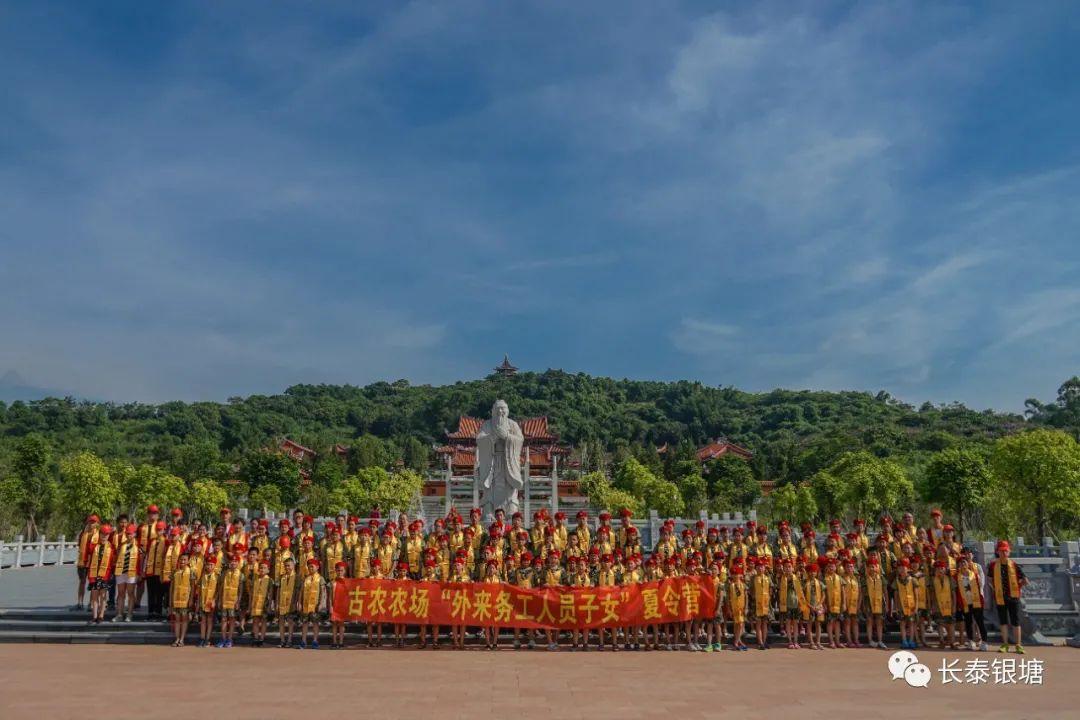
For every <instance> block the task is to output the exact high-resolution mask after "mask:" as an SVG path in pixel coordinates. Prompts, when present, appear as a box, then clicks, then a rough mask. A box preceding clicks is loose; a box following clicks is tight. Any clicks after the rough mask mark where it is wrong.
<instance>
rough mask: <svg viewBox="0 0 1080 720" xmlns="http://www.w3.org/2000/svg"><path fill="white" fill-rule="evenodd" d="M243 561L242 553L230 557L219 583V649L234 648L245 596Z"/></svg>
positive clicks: (235, 553)
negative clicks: (227, 566) (237, 624)
mask: <svg viewBox="0 0 1080 720" xmlns="http://www.w3.org/2000/svg"><path fill="white" fill-rule="evenodd" d="M239 547H242V546H239ZM242 561H243V557H242V556H241V555H240V553H239V552H233V554H232V555H230V556H229V568H228V569H227V570H225V572H223V573H221V580H220V581H219V582H218V612H219V613H220V614H221V639H220V640H218V644H217V646H218V647H219V648H231V647H232V646H233V636H234V635H235V632H236V623H237V616H238V615H239V614H240V607H241V606H240V601H241V599H242V598H243V595H244V570H243V568H241V567H240V563H241V562H242Z"/></svg>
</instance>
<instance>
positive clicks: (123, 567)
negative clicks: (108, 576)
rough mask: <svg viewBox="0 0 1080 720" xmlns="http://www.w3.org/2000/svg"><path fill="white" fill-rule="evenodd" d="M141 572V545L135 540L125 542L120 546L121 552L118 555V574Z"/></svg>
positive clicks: (136, 573)
mask: <svg viewBox="0 0 1080 720" xmlns="http://www.w3.org/2000/svg"><path fill="white" fill-rule="evenodd" d="M138 573H139V546H138V545H136V544H135V543H133V542H129V543H124V544H123V545H121V546H120V552H119V553H118V554H117V556H116V574H117V575H138Z"/></svg>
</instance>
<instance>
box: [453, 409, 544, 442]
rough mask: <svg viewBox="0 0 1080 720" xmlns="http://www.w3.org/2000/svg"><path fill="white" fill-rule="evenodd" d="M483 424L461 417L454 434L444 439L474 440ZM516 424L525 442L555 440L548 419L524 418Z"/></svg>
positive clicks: (468, 417)
mask: <svg viewBox="0 0 1080 720" xmlns="http://www.w3.org/2000/svg"><path fill="white" fill-rule="evenodd" d="M483 424H484V421H483V420H481V419H480V418H474V417H470V416H468V415H462V416H461V417H459V418H458V429H457V430H455V431H454V432H451V433H447V434H446V437H447V439H449V440H474V439H476V435H477V434H478V433H479V432H480V426H481V425H483ZM518 424H519V425H521V432H522V434H523V435H525V439H526V440H549V441H553V440H555V439H556V437H555V435H553V434H552V433H551V429H550V428H549V427H548V419H547V417H546V416H541V417H533V418H525V419H523V420H519V421H518Z"/></svg>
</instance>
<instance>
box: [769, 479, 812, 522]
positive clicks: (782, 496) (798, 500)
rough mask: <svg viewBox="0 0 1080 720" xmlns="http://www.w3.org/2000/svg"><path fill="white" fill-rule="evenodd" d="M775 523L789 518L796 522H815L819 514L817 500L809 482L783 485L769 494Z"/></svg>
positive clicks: (790, 520)
mask: <svg viewBox="0 0 1080 720" xmlns="http://www.w3.org/2000/svg"><path fill="white" fill-rule="evenodd" d="M769 503H770V506H771V509H772V513H771V519H772V522H773V523H777V522H779V521H781V520H787V521H789V522H792V523H794V524H801V523H804V522H813V521H814V518H815V516H816V515H817V512H818V509H817V501H816V500H815V499H814V493H813V491H812V490H811V488H810V484H809V483H799V484H794V483H789V484H787V485H781V486H780V487H778V488H776V489H775V490H773V491H772V493H771V494H770V495H769Z"/></svg>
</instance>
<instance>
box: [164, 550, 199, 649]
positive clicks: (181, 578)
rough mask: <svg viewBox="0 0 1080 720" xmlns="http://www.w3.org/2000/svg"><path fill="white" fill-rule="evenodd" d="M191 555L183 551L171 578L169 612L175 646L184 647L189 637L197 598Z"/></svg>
mask: <svg viewBox="0 0 1080 720" xmlns="http://www.w3.org/2000/svg"><path fill="white" fill-rule="evenodd" d="M190 561H191V557H190V555H188V553H182V554H181V555H180V556H179V557H178V558H177V565H176V570H174V571H173V573H172V577H171V579H170V580H169V612H170V616H171V618H172V623H173V647H183V646H184V640H185V638H186V637H187V630H188V614H189V613H190V611H191V606H192V603H193V601H194V599H195V582H196V580H195V572H194V571H193V570H192V569H191V564H190Z"/></svg>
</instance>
